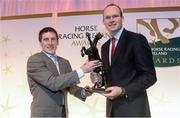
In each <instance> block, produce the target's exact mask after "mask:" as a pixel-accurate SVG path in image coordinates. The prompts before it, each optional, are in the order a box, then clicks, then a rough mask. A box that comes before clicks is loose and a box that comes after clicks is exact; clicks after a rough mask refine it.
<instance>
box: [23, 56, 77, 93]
mask: <svg viewBox="0 0 180 118" xmlns="http://www.w3.org/2000/svg"><path fill="white" fill-rule="evenodd" d="M65 68H66V67H65ZM27 76H28V78H30V79H32V80H34V81H35V82H37V83H39V84H41V85H42V86H44V87H46V88H48V89H50V90H52V91H58V90H62V89H64V88H67V87H70V86H73V85H75V84H77V83H80V81H79V78H78V75H77V73H76V71H71V72H69V73H66V74H60V75H59V76H57V75H54V74H53V73H52V72H51V71H50V70H49V69H48V68H47V64H46V62H45V61H43V60H42V59H41V58H40V57H38V56H31V57H30V58H29V59H28V62H27Z"/></svg>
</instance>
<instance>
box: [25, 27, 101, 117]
mask: <svg viewBox="0 0 180 118" xmlns="http://www.w3.org/2000/svg"><path fill="white" fill-rule="evenodd" d="M39 43H40V45H41V47H42V51H41V52H39V53H36V54H34V55H32V56H31V57H30V58H29V59H28V62H27V76H28V83H29V87H30V91H31V94H32V96H33V101H32V104H31V117H66V116H67V115H68V114H67V92H68V91H69V92H70V93H71V94H73V95H74V96H76V97H78V98H79V99H81V100H83V101H84V100H85V99H86V97H87V96H90V95H91V93H89V92H87V91H85V89H83V88H81V87H78V86H76V84H78V83H80V78H82V77H83V76H84V74H85V73H88V72H91V71H92V70H93V69H94V68H96V67H99V66H101V63H100V62H99V61H98V60H95V61H89V62H86V63H84V64H83V65H82V66H81V67H80V68H79V69H77V70H74V71H72V69H71V65H70V63H69V61H68V60H66V59H64V58H62V57H59V56H57V54H56V50H57V46H58V44H59V42H58V34H57V32H56V31H55V29H53V28H51V27H45V28H43V29H42V30H41V31H40V32H39Z"/></svg>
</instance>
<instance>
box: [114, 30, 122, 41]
mask: <svg viewBox="0 0 180 118" xmlns="http://www.w3.org/2000/svg"><path fill="white" fill-rule="evenodd" d="M123 29H124V28H123V27H122V28H121V29H120V30H119V31H117V32H116V33H115V34H114V38H116V40H119V38H120V36H121V34H122V31H123Z"/></svg>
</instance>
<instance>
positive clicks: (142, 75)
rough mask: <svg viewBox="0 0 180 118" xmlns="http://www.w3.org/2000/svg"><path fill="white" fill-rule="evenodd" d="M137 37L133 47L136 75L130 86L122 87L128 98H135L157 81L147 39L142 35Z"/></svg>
mask: <svg viewBox="0 0 180 118" xmlns="http://www.w3.org/2000/svg"><path fill="white" fill-rule="evenodd" d="M138 36H139V37H138V38H137V39H136V40H135V42H134V45H133V55H134V60H135V68H136V75H135V77H134V79H133V80H132V82H131V83H130V84H128V85H127V86H124V88H125V90H126V92H127V94H128V96H129V97H135V96H136V95H138V93H141V92H144V91H145V90H146V89H147V88H149V87H150V86H151V85H153V84H154V83H155V82H156V81H157V78H156V73H155V68H154V63H153V58H152V53H151V49H150V47H149V44H148V42H147V39H146V38H145V37H144V36H143V35H138Z"/></svg>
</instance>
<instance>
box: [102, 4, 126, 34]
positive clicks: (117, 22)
mask: <svg viewBox="0 0 180 118" xmlns="http://www.w3.org/2000/svg"><path fill="white" fill-rule="evenodd" d="M122 22H123V16H120V10H119V9H118V8H117V7H116V6H109V7H107V8H106V9H105V10H104V14H103V23H104V25H105V27H106V28H107V30H108V31H109V33H110V34H111V35H112V34H114V33H115V32H116V31H118V30H119V29H121V27H122Z"/></svg>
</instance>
